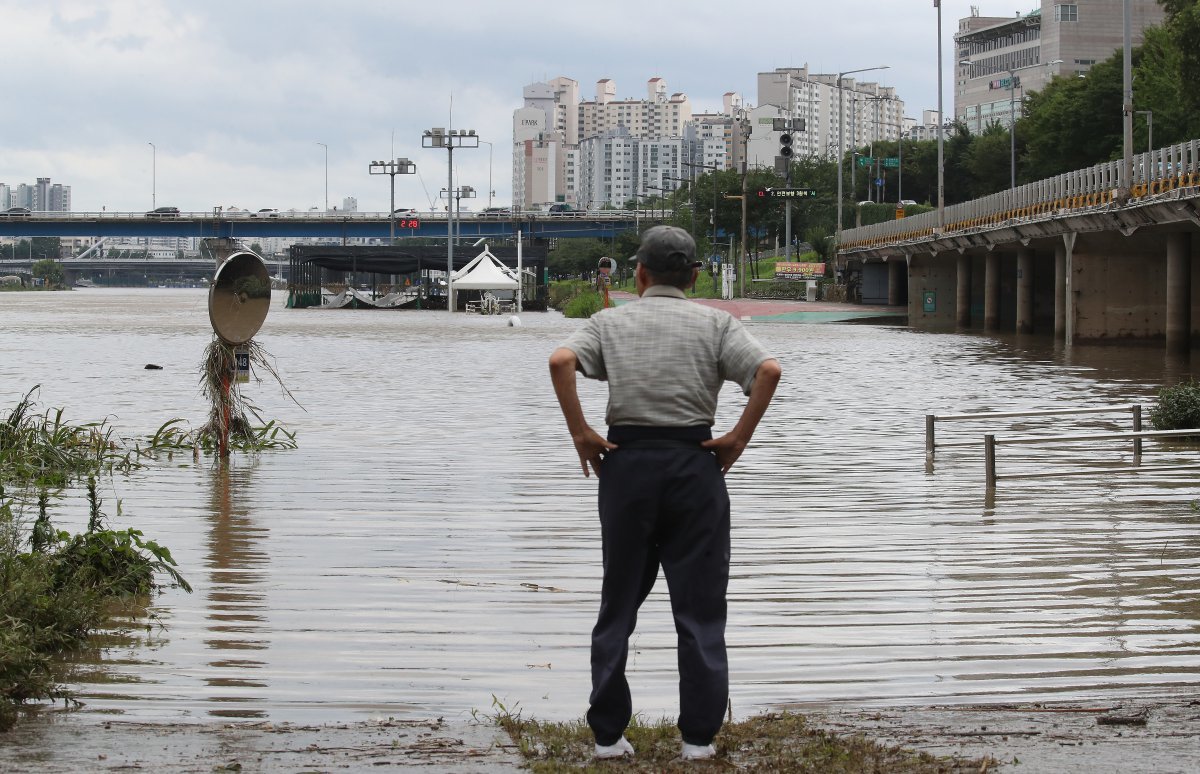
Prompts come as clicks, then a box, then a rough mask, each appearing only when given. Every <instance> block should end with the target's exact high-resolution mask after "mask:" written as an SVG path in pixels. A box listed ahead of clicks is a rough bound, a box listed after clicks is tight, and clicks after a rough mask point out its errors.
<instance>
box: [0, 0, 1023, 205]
mask: <svg viewBox="0 0 1200 774" xmlns="http://www.w3.org/2000/svg"><path fill="white" fill-rule="evenodd" d="M97 5H98V4H92V3H81V2H77V1H76V0H49V1H48V2H43V3H38V4H34V3H22V2H18V1H17V0H0V14H2V17H3V18H4V19H5V26H6V36H5V37H6V44H7V52H6V57H7V59H8V61H10V62H21V63H22V64H21V65H20V66H19V67H18V68H17V71H18V72H19V74H20V76H21V77H19V78H10V79H9V80H8V82H6V85H5V96H6V105H7V106H8V107H9V108H10V110H9V114H10V115H13V116H22V117H23V120H20V121H9V122H8V124H7V125H6V127H5V130H4V133H3V137H2V138H0V180H2V181H4V182H8V183H19V182H32V181H33V180H34V178H36V177H39V176H50V177H51V178H53V179H54V180H55V181H57V182H62V183H66V184H69V185H71V186H72V187H73V191H72V193H73V197H74V201H75V208H76V209H77V210H90V209H99V208H100V207H101V206H105V207H107V208H108V209H110V210H111V209H119V210H141V209H145V208H147V207H148V206H149V204H150V189H151V184H152V181H151V160H152V155H153V156H154V157H155V160H156V162H157V163H156V167H157V174H156V176H155V178H156V179H155V180H154V186H155V188H156V189H157V199H158V203H160V204H163V203H169V204H175V205H177V206H180V207H182V208H184V209H208V208H209V207H212V206H213V205H216V204H222V205H229V204H236V205H239V206H244V207H248V208H258V207H280V208H284V209H286V208H289V207H296V208H307V207H309V206H313V205H321V204H323V199H324V189H325V151H324V149H323V148H322V147H321V146H320V145H318V144H317V143H321V142H323V143H326V144H327V145H328V146H329V198H330V203H331V204H339V205H340V203H341V199H342V197H343V196H356V197H358V200H359V206H360V209H369V210H375V209H385V208H386V207H387V200H388V188H387V178H386V177H376V178H372V177H370V176H369V175H368V174H367V169H366V167H367V164H368V163H369V162H370V161H371V160H373V159H377V158H386V157H388V156H389V155H391V154H392V153H393V152H394V153H395V155H397V156H408V157H410V158H412V159H413V160H414V161H416V162H417V163H418V165H419V168H420V175H419V176H414V177H413V178H397V181H396V185H397V192H396V198H397V202H398V203H403V204H406V205H411V206H419V207H427V206H428V205H429V197H430V196H436V194H437V190H438V189H440V188H442V187H444V186H445V185H446V158H445V155H446V154H445V153H444V152H443V151H438V150H423V149H422V148H421V147H420V134H421V131H422V130H423V129H426V128H429V127H432V126H445V125H447V124H448V122H449V117H450V111H451V100H452V99H453V115H454V123H455V125H457V126H460V127H471V128H474V129H476V131H477V132H479V134H480V136H481V137H482V138H483V139H485V140H489V141H491V142H493V143H494V146H493V148H492V149H491V151H489V149H488V147H487V146H482V147H481V148H479V149H478V150H474V151H464V152H462V153H459V154H455V155H456V168H457V169H458V181H457V182H458V183H467V184H470V185H473V186H475V187H476V188H477V189H479V190H480V191H481V192H483V191H486V189H487V180H488V176H489V172H490V174H491V177H492V181H493V187H494V188H495V190H496V191H497V200H498V201H500V202H506V201H508V199H509V196H510V177H511V158H510V153H509V146H510V143H511V137H512V130H511V121H512V111H513V110H514V109H515V108H517V107H519V106H520V104H521V87H522V86H524V85H525V84H527V83H531V82H533V81H536V80H542V79H545V78H552V77H556V76H559V75H565V76H568V77H572V78H574V79H576V80H577V81H579V83H580V92H581V95H582V96H583V97H584V98H590V97H591V95H592V93H593V90H594V84H595V82H596V80H598V79H600V78H605V77H609V78H613V79H614V80H615V81H616V82H617V87H618V94H619V96H622V97H641V96H643V95H644V94H645V84H646V81H647V80H648V79H649V78H651V77H654V76H660V77H663V78H665V79H666V81H667V84H668V88H669V89H670V90H671V91H673V92H675V91H681V92H685V93H687V94H688V95H689V97H690V98H691V99H692V102H693V106H694V107H695V108H696V109H715V108H717V107H718V106H719V105H720V100H721V95H722V94H724V93H725V92H727V91H739V92H741V93H742V94H743V95H744V96H745V97H746V98H747V99H748V100H749V101H751V102H753V101H755V100H756V94H755V91H756V75H757V73H758V72H759V71H764V70H771V69H774V68H775V67H781V66H791V65H796V66H798V65H803V64H805V63H807V64H809V65H810V67H811V68H812V69H813V70H814V71H836V70H838V69H842V70H845V69H854V68H858V67H865V66H871V65H875V64H889V65H891V66H892V69H891V70H889V71H886V72H885V73H883V74H882V77H880V80H881V81H882V82H883V83H886V84H889V85H895V86H897V88H898V89H899V90H900V94H901V97H902V98H903V99H905V101H906V102H907V105H908V113H909V115H919V113H920V110H921V109H923V108H932V107H934V105H935V101H936V77H937V75H936V72H935V56H936V40H935V15H934V10H933V9H932V7H929V8H926V7H925V5H931V4H927V3H910V2H897V0H842V1H841V2H837V3H827V2H811V1H805V0H791V2H779V1H776V0H765V1H764V2H759V3H755V4H753V5H752V6H748V5H737V4H731V3H729V2H728V1H727V0H720V1H719V2H718V1H717V0H697V1H696V2H693V3H690V4H688V5H687V6H686V7H682V6H680V5H679V4H677V3H666V2H645V0H643V1H642V2H634V1H633V0H610V2H607V3H605V4H603V5H597V4H593V3H583V2H564V3H557V4H547V3H544V2H528V0H510V1H509V2H505V3H500V2H493V1H492V0H464V1H463V2H458V3H450V4H432V3H417V2H410V1H408V0H403V1H395V0H362V1H360V2H356V3H353V4H332V3H318V2H277V1H275V0H269V1H262V2H246V1H245V0H242V1H241V2H232V1H231V0H209V1H208V2H204V3H185V2H168V1H167V0H108V2H106V3H104V4H103V8H102V9H101V8H98V7H97ZM946 5H947V6H949V5H951V4H950V3H946ZM685 8H686V9H685ZM963 12H965V6H964V8H961V9H952V8H949V7H948V8H946V9H945V10H944V13H945V14H946V16H945V18H944V19H943V32H944V38H945V40H944V42H945V43H946V46H947V50H946V59H947V67H949V64H948V62H949V60H950V59H952V52H951V51H950V46H949V43H950V35H951V34H952V30H953V29H954V27H955V22H956V20H957V15H958V14H960V13H963ZM1005 13H1007V11H1005ZM951 88H952V81H951V80H950V79H949V78H948V79H947V85H946V89H947V91H946V101H947V104H949V103H950V102H951V101H952V99H951V92H950V89H951ZM393 138H394V139H393ZM150 142H153V143H154V144H155V147H156V150H153V151H152V150H151V148H150V146H149V143H150ZM489 155H490V157H491V163H490V169H489ZM456 184H457V183H456ZM477 206H484V205H483V203H477Z"/></svg>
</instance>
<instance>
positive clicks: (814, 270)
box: [775, 261, 825, 280]
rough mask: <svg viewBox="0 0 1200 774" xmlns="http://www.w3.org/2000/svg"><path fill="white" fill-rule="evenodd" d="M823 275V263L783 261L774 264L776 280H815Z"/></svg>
mask: <svg viewBox="0 0 1200 774" xmlns="http://www.w3.org/2000/svg"><path fill="white" fill-rule="evenodd" d="M824 276H825V264H823V263H785V262H783V261H779V262H777V263H776V264H775V279H777V280H815V279H821V278H822V277H824Z"/></svg>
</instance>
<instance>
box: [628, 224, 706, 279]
mask: <svg viewBox="0 0 1200 774" xmlns="http://www.w3.org/2000/svg"><path fill="white" fill-rule="evenodd" d="M629 260H631V261H641V262H642V263H643V264H645V265H646V268H647V269H649V270H650V271H678V270H680V269H690V268H693V267H696V266H700V265H701V264H700V261H697V260H696V242H695V240H693V239H692V235H691V234H689V233H688V232H686V231H684V230H683V229H681V228H679V227H678V226H654V227H653V228H648V229H646V231H645V233H643V234H642V241H641V244H639V245H638V249H637V255H635V256H633V257H632V258H630V259H629Z"/></svg>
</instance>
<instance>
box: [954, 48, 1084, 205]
mask: <svg viewBox="0 0 1200 774" xmlns="http://www.w3.org/2000/svg"><path fill="white" fill-rule="evenodd" d="M1062 61H1063V60H1061V59H1055V60H1054V61H1052V62H1042V63H1039V64H1032V65H1026V66H1025V67H1010V68H1005V69H1004V72H1006V73H1008V187H1009V188H1011V189H1014V190H1015V189H1016V187H1017V102H1016V93H1017V73H1018V72H1020V71H1021V70H1032V69H1033V68H1035V67H1050V66H1052V65H1056V64H1062ZM958 63H959V64H960V65H968V66H970V65H971V64H974V63H973V62H972V61H971V60H970V59H960V60H959V62H958ZM1024 99H1025V97H1024V92H1022V97H1021V100H1022V103H1024Z"/></svg>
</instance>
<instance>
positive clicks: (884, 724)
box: [801, 698, 1200, 774]
mask: <svg viewBox="0 0 1200 774" xmlns="http://www.w3.org/2000/svg"><path fill="white" fill-rule="evenodd" d="M801 711H803V712H805V713H806V714H807V715H808V716H809V718H810V720H811V722H812V724H813V725H815V726H820V727H822V728H826V729H828V730H830V731H833V732H835V733H838V734H852V733H859V734H863V735H865V736H868V737H870V738H872V739H875V740H877V741H881V742H889V743H892V744H897V745H901V746H904V747H908V748H912V749H917V750H922V751H924V752H928V753H931V754H933V755H963V756H966V757H982V756H991V757H992V758H994V759H995V760H996V761H997V763H998V766H997V767H996V768H989V769H988V770H989V771H1004V772H1030V774H1033V773H1034V772H1036V774H1056V773H1057V772H1064V773H1065V772H1088V774H1109V773H1110V772H1111V773H1112V774H1116V773H1117V772H1120V773H1121V774H1128V772H1155V773H1157V774H1166V773H1167V772H1194V771H1200V699H1192V698H1166V699H1133V700H1121V701H1115V702H1114V701H1108V702H1105V701H1097V702H1079V703H1054V704H990V705H975V706H958V705H956V706H952V707H904V708H888V709H833V710H830V709H829V708H823V709H813V708H802V709H801Z"/></svg>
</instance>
